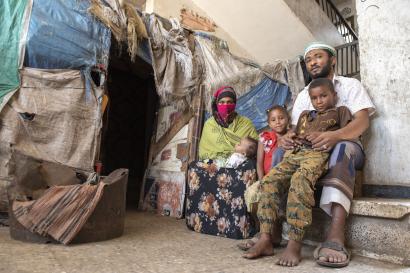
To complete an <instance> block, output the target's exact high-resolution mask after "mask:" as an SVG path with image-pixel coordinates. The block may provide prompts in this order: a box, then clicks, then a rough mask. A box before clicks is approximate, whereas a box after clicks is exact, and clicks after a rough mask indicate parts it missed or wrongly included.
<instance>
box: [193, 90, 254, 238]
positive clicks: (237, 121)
mask: <svg viewBox="0 0 410 273" xmlns="http://www.w3.org/2000/svg"><path fill="white" fill-rule="evenodd" d="M235 105H236V94H235V91H234V90H233V88H232V87H229V86H224V87H221V88H219V89H218V90H217V91H216V93H215V94H214V96H213V99H212V117H211V118H209V119H208V120H207V121H206V122H205V125H204V128H203V131H202V137H201V140H200V143H199V159H200V160H199V161H197V162H192V163H191V164H190V166H189V178H188V186H189V190H188V198H187V205H186V214H185V216H186V223H187V226H188V228H190V229H192V230H195V231H196V232H201V233H206V234H211V235H218V236H223V237H229V238H235V239H243V238H248V237H249V236H251V235H252V234H253V233H254V232H253V229H252V228H251V224H250V218H249V215H248V213H247V211H246V206H245V200H244V192H245V190H246V187H247V186H249V185H250V184H252V183H253V182H254V181H255V180H256V162H255V160H247V161H245V162H244V163H242V164H241V165H239V166H238V167H236V168H219V166H220V165H219V166H218V164H215V163H216V162H219V163H221V162H225V161H226V159H227V158H228V157H229V156H230V155H231V154H232V153H233V151H234V146H235V145H236V144H237V143H239V141H240V139H241V138H243V137H247V136H249V137H252V138H254V139H257V138H258V135H257V133H256V130H255V127H254V126H253V124H252V122H251V121H250V120H249V119H248V118H245V117H242V116H240V115H238V114H237V113H236V112H235ZM206 159H210V160H206Z"/></svg>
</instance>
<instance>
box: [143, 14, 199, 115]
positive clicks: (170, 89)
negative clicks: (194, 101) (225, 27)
mask: <svg viewBox="0 0 410 273" xmlns="http://www.w3.org/2000/svg"><path fill="white" fill-rule="evenodd" d="M147 20H148V32H149V35H150V46H151V53H152V54H151V57H152V67H153V69H154V76H155V85H156V88H157V93H158V95H159V97H160V101H161V104H162V105H169V104H171V103H172V104H174V105H176V106H177V108H178V110H180V111H182V110H184V109H186V107H187V105H189V103H190V102H191V95H192V94H193V93H194V92H197V91H198V88H199V85H200V80H201V75H202V66H201V62H200V56H199V55H198V54H199V52H198V50H194V52H191V49H190V42H189V39H188V37H187V35H186V34H185V33H184V30H183V28H182V27H181V26H180V25H179V22H178V20H176V19H171V24H172V26H171V29H169V30H168V29H166V28H165V27H164V25H163V23H162V21H161V19H160V18H158V17H157V16H156V15H155V14H152V15H151V16H150V17H149V18H148V19H147Z"/></svg>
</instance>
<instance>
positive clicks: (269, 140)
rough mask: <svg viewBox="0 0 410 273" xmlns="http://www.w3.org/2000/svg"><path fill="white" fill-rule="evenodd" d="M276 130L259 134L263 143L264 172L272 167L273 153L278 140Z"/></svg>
mask: <svg viewBox="0 0 410 273" xmlns="http://www.w3.org/2000/svg"><path fill="white" fill-rule="evenodd" d="M277 139H278V138H277V136H276V133H275V132H274V131H267V132H263V133H261V134H260V135H259V141H260V142H261V143H262V144H263V151H264V152H265V153H264V156H263V172H264V174H267V173H268V172H269V171H270V169H271V168H272V154H273V152H274V151H275V149H276V147H277V145H278V142H277Z"/></svg>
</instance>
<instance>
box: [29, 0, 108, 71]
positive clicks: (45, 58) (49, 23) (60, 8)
mask: <svg viewBox="0 0 410 273" xmlns="http://www.w3.org/2000/svg"><path fill="white" fill-rule="evenodd" d="M89 6H90V2H89V1H87V0H81V1H74V0H72V1H65V0H36V1H34V4H33V8H32V13H31V19H30V25H29V30H28V34H27V46H26V47H27V48H26V56H25V66H26V67H33V68H45V69H82V68H87V67H91V66H95V65H97V64H102V65H103V66H104V67H107V64H108V56H109V49H110V43H111V40H110V39H111V32H110V30H109V29H108V28H106V27H105V26H104V25H103V24H102V23H100V22H99V21H97V20H96V19H94V18H93V16H92V15H90V14H89V13H88V12H87V9H88V8H89Z"/></svg>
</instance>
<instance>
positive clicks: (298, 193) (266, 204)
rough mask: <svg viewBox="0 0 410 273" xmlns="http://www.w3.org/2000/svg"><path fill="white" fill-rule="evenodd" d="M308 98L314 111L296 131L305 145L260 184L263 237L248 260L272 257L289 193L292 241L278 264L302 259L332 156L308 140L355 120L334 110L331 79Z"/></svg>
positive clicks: (314, 85) (302, 119) (313, 87)
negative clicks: (283, 202)
mask: <svg viewBox="0 0 410 273" xmlns="http://www.w3.org/2000/svg"><path fill="white" fill-rule="evenodd" d="M309 96H310V99H311V102H312V105H313V107H314V108H315V110H313V111H308V110H307V111H304V112H303V113H302V114H301V115H300V118H299V120H298V123H297V126H296V129H295V132H296V136H297V138H298V140H299V142H300V143H302V144H301V145H299V147H297V148H295V149H293V150H288V151H286V153H285V155H284V158H283V161H282V162H281V163H279V164H278V165H277V166H276V167H275V168H273V169H272V170H271V171H270V172H269V173H268V174H267V175H266V176H265V177H264V178H263V179H262V181H261V186H260V187H261V188H260V191H261V195H260V200H259V204H258V210H257V216H258V219H259V221H260V233H261V238H260V239H259V241H258V243H256V244H255V245H254V246H253V247H252V248H251V249H249V250H248V252H247V253H246V254H245V255H244V257H245V258H258V257H261V256H267V255H273V248H272V244H271V241H270V238H271V237H270V235H271V234H272V228H273V223H274V222H275V220H276V219H277V217H278V208H279V202H280V196H281V195H283V194H286V192H288V201H287V208H286V216H287V222H288V224H289V225H290V230H289V233H288V235H289V242H288V245H287V248H286V250H285V252H284V253H283V254H282V257H281V258H280V259H279V261H278V262H277V264H280V265H284V266H295V265H297V264H298V263H299V261H300V259H301V246H302V244H301V241H302V239H303V236H304V233H305V229H306V227H308V226H309V225H310V224H311V223H312V206H314V204H315V200H314V196H313V192H314V186H315V183H316V181H317V180H318V179H319V177H320V176H321V175H322V174H323V173H324V172H325V171H326V167H327V160H328V157H329V152H324V151H316V150H314V149H312V147H311V143H310V141H309V140H310V139H311V138H312V137H313V136H314V134H315V132H324V131H334V130H337V129H339V128H342V127H344V126H346V124H347V123H348V122H350V121H351V120H352V115H351V114H350V111H349V110H348V109H347V108H346V107H344V106H341V107H335V105H336V100H337V95H336V92H335V90H334V87H333V83H332V81H331V80H329V79H325V78H318V79H315V80H313V81H312V82H311V84H310V85H309Z"/></svg>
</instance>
